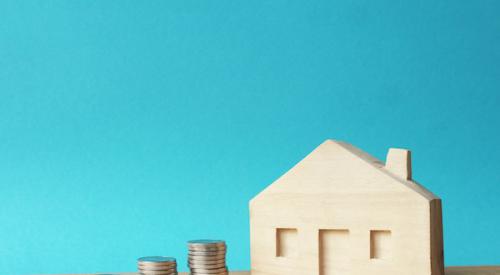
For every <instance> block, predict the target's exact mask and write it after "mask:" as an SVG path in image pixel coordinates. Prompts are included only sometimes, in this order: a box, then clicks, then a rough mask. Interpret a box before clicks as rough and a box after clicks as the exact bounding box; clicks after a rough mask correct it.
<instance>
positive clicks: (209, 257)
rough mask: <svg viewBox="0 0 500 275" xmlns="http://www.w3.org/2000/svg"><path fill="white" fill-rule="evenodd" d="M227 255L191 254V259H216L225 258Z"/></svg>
mask: <svg viewBox="0 0 500 275" xmlns="http://www.w3.org/2000/svg"><path fill="white" fill-rule="evenodd" d="M225 258H226V255H224V254H223V255H189V259H192V260H202V261H215V260H222V259H225Z"/></svg>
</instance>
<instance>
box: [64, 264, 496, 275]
mask: <svg viewBox="0 0 500 275" xmlns="http://www.w3.org/2000/svg"><path fill="white" fill-rule="evenodd" d="M98 274H114V275H138V273H133V272H132V273H98ZM98 274H65V275H98ZM445 274H446V275H500V266H451V267H447V268H446V269H445ZM61 275H62V274H61ZM179 275H189V273H187V272H180V273H179ZM229 275H250V272H249V271H233V272H230V273H229ZM373 275H384V274H373Z"/></svg>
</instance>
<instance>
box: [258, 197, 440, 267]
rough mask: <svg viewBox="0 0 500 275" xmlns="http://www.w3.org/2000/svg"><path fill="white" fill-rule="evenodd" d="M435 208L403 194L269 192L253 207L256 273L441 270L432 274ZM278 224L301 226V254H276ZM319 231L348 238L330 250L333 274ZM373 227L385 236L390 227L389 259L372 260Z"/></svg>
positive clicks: (288, 226) (293, 226)
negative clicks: (325, 264)
mask: <svg viewBox="0 0 500 275" xmlns="http://www.w3.org/2000/svg"><path fill="white" fill-rule="evenodd" d="M430 213H431V210H430V204H429V203H428V202H426V201H422V200H419V199H415V197H412V196H407V195H405V194H401V193H393V194H379V195H377V196H373V194H371V195H370V194H366V195H351V196H338V197H337V196H334V195H333V196H332V194H324V195H321V194H316V195H310V196H307V195H298V194H274V195H268V196H266V197H265V198H260V199H259V202H258V203H254V204H252V206H251V210H250V226H251V230H250V236H251V237H250V240H251V267H252V275H336V274H342V275H366V274H385V275H401V274H405V275H442V274H439V273H431V261H430V258H431V257H430V255H431V249H430V245H431V242H432V241H431V232H430V230H429V228H430V227H431V217H430ZM277 228H294V229H297V232H298V236H297V247H298V250H299V251H298V252H297V256H296V257H291V258H287V257H277V255H276V247H275V245H276V229H277ZM320 230H338V231H335V232H339V234H338V237H337V238H347V240H342V239H338V240H339V241H341V242H342V245H340V246H338V247H341V249H340V250H341V251H329V254H331V255H330V256H329V257H334V258H332V259H331V261H332V264H331V265H333V267H334V268H335V267H338V268H337V269H335V271H334V272H333V273H332V272H330V273H326V274H324V273H321V262H320V260H321V257H322V255H321V253H320V251H321V244H320ZM346 230H347V231H348V233H347V234H346V233H345V231H346ZM371 231H377V232H381V233H382V236H386V237H384V238H386V239H387V234H386V233H385V231H390V235H389V247H390V248H389V250H388V251H383V255H384V257H385V255H390V256H389V257H388V258H383V259H371V249H370V246H371V239H370V238H371V237H370V236H371V234H370V232H371ZM333 240H334V242H335V238H334V239H333ZM345 241H347V242H348V245H345ZM330 246H332V247H334V248H335V247H337V246H335V243H334V244H333V245H330ZM384 246H386V245H385V244H384ZM384 249H386V248H385V247H384ZM337 253H338V254H337ZM387 253H389V254H387ZM332 255H333V256H332ZM336 255H338V256H339V257H338V258H335V257H336ZM327 259H330V258H327Z"/></svg>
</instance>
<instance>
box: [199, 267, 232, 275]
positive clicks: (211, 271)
mask: <svg viewBox="0 0 500 275" xmlns="http://www.w3.org/2000/svg"><path fill="white" fill-rule="evenodd" d="M223 272H227V268H225V267H223V268H218V269H195V268H191V273H197V274H220V273H223Z"/></svg>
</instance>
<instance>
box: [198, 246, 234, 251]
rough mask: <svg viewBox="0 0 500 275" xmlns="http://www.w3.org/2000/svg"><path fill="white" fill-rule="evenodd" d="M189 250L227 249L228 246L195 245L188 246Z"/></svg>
mask: <svg viewBox="0 0 500 275" xmlns="http://www.w3.org/2000/svg"><path fill="white" fill-rule="evenodd" d="M188 249H189V251H226V250H227V247H226V246H193V247H188Z"/></svg>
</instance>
